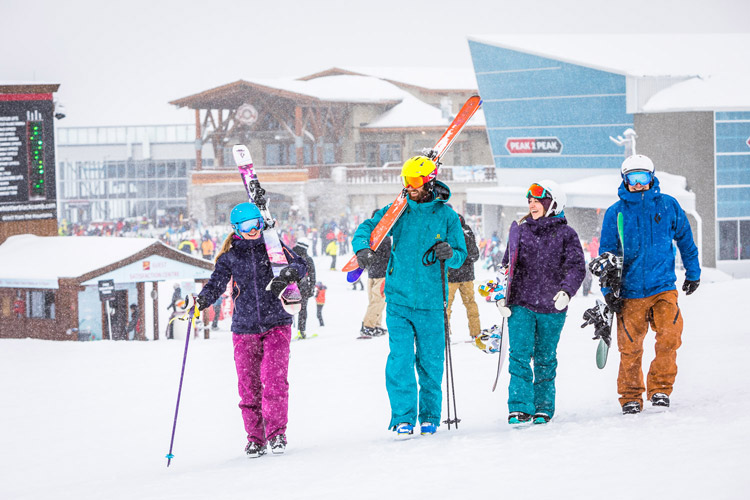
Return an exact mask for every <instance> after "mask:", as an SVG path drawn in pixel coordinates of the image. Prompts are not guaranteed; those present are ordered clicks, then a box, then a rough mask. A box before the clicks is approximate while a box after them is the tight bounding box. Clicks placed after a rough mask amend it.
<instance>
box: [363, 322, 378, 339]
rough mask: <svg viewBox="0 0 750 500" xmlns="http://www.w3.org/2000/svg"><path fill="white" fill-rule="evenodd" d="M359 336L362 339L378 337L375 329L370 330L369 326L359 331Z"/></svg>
mask: <svg viewBox="0 0 750 500" xmlns="http://www.w3.org/2000/svg"><path fill="white" fill-rule="evenodd" d="M359 334H360V335H361V336H362V337H377V335H376V332H375V329H374V328H370V327H369V326H365V325H364V324H363V325H362V328H361V329H360V330H359Z"/></svg>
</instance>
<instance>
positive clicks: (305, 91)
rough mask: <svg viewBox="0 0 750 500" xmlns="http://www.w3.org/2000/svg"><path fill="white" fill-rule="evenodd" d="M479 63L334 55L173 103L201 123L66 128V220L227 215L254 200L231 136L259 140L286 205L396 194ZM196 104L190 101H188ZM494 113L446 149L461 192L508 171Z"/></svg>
mask: <svg viewBox="0 0 750 500" xmlns="http://www.w3.org/2000/svg"><path fill="white" fill-rule="evenodd" d="M476 93H477V86H476V80H475V77H474V73H473V72H472V71H470V70H438V69H434V70H430V69H419V70H411V69H404V68H398V69H387V68H386V69H377V70H374V69H367V68H346V69H341V68H331V69H329V70H326V71H322V72H319V73H316V74H313V75H306V76H303V77H301V78H298V79H272V80H264V79H251V80H238V81H235V82H231V83H227V84H226V85H222V86H219V87H216V88H212V89H206V90H204V91H201V92H198V93H197V94H194V95H190V96H187V97H182V98H179V99H176V100H174V101H172V102H171V104H173V105H175V106H177V107H178V108H185V111H183V112H184V113H185V116H186V119H187V120H189V121H192V122H193V123H192V124H183V125H156V126H145V125H142V126H117V127H116V126H109V127H59V128H58V134H57V135H58V141H57V143H58V147H57V156H58V171H59V172H60V175H59V192H60V195H59V202H60V214H61V215H60V219H61V220H65V221H66V222H68V223H77V222H82V223H86V222H89V221H115V220H118V219H121V218H124V219H127V218H133V217H138V216H143V215H146V216H148V217H149V218H151V219H157V218H158V217H160V216H163V215H169V214H178V213H182V214H183V215H184V216H188V215H192V216H193V217H195V218H197V219H199V220H201V221H203V222H205V223H207V224H209V225H211V224H217V223H224V222H225V218H226V217H227V214H228V213H229V211H230V210H231V208H232V206H234V205H235V204H237V203H240V202H242V201H244V200H245V199H246V195H245V192H244V189H243V186H242V182H241V180H240V177H239V175H238V174H237V169H236V166H235V165H234V161H233V159H232V153H231V150H232V146H233V145H235V144H240V143H242V144H246V145H247V146H248V148H249V149H250V152H251V154H252V156H253V160H254V164H255V168H256V171H257V173H258V176H259V179H260V181H261V183H262V184H263V187H264V188H265V189H266V190H267V191H268V192H269V197H270V198H269V199H270V200H271V210H272V211H273V213H274V216H275V217H276V218H277V219H278V220H280V221H282V222H284V221H288V220H291V219H292V218H295V217H298V218H299V219H301V220H304V221H306V222H309V223H311V224H313V225H317V224H320V223H322V222H325V221H327V220H330V219H331V218H339V217H340V216H343V215H349V214H350V212H348V207H351V213H356V214H361V215H363V216H364V215H367V216H369V214H370V213H371V212H372V210H373V209H375V208H380V207H382V206H384V205H386V204H388V203H390V202H392V201H393V199H394V198H395V196H396V194H397V193H398V191H399V189H400V188H401V185H400V179H399V174H400V169H401V165H402V163H403V162H404V161H405V160H406V159H408V158H409V157H410V156H412V155H414V154H418V153H419V152H420V151H421V149H422V148H425V147H432V146H433V145H434V143H435V142H436V141H437V140H438V138H439V137H440V136H441V135H442V133H443V132H444V131H445V128H446V127H447V125H448V124H449V123H450V121H451V120H452V118H453V115H454V114H455V113H456V112H457V111H458V109H459V108H460V107H461V105H462V104H463V103H464V102H465V101H466V99H467V98H468V97H469V96H471V95H473V94H476ZM188 110H189V111H188ZM491 160H492V159H491V156H490V149H489V147H488V142H487V134H486V132H485V127H484V117H483V115H482V112H481V110H480V111H479V112H478V113H477V114H476V115H475V116H474V117H473V118H472V119H471V121H470V122H469V124H468V125H467V126H466V127H465V128H464V130H463V132H462V133H461V135H460V136H459V137H458V139H457V140H456V142H455V143H454V144H453V146H452V147H451V150H450V152H449V153H448V154H447V155H445V157H444V161H443V165H444V166H443V167H442V168H441V174H440V178H441V179H444V180H446V181H447V182H449V184H450V186H451V188H452V191H453V198H452V203H453V205H454V206H456V207H457V208H458V209H459V210H462V211H464V212H467V211H468V212H469V213H470V214H471V213H472V210H473V208H472V207H467V206H466V204H465V200H466V195H465V193H466V190H467V189H468V188H469V187H477V186H483V185H491V184H494V183H495V182H496V179H495V175H494V174H495V168H494V166H493V165H492V161H491Z"/></svg>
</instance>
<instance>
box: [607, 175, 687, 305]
mask: <svg viewBox="0 0 750 500" xmlns="http://www.w3.org/2000/svg"><path fill="white" fill-rule="evenodd" d="M618 195H619V196H620V201H618V202H616V203H615V204H613V205H612V206H611V207H609V208H608V209H607V212H606V213H605V214H604V222H603V223H602V235H601V241H600V245H599V252H600V253H605V252H611V253H614V254H619V252H620V251H621V249H620V239H619V236H618V234H617V214H618V213H622V214H623V222H624V224H623V239H624V247H625V248H624V250H625V251H624V256H625V259H624V265H623V276H622V290H621V295H622V296H623V297H625V298H628V299H636V298H643V297H650V296H652V295H656V294H657V293H661V292H664V291H667V290H674V289H675V288H676V286H675V282H676V281H677V276H676V275H675V271H674V267H675V248H674V243H676V244H677V248H679V250H680V256H681V257H682V262H683V264H684V265H685V270H686V277H687V279H689V280H697V279H700V275H701V269H700V263H699V262H698V248H697V247H696V246H695V242H694V241H693V232H692V230H691V229H690V223H689V222H688V219H687V216H686V215H685V211H684V210H682V207H680V204H679V203H678V202H677V200H675V199H674V198H673V197H671V196H669V195H666V194H663V193H662V192H661V190H660V188H659V180H658V179H654V185H653V187H652V188H651V189H649V190H648V191H640V192H632V193H631V192H630V191H628V190H627V189H626V188H625V184H620V189H619V190H618ZM602 292H603V293H607V292H609V290H608V289H602Z"/></svg>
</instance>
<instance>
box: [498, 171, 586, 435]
mask: <svg viewBox="0 0 750 500" xmlns="http://www.w3.org/2000/svg"><path fill="white" fill-rule="evenodd" d="M526 198H527V201H528V204H529V213H528V214H527V215H526V216H524V217H523V218H522V219H521V221H520V223H516V222H513V224H512V225H511V228H510V233H509V236H508V247H507V248H506V251H505V255H504V256H503V266H509V268H508V285H507V286H508V291H507V299H501V300H500V301H498V303H497V306H498V309H499V310H500V314H502V315H503V316H504V317H507V318H508V346H509V355H508V359H509V361H508V371H509V372H510V385H509V387H508V411H509V416H508V423H510V424H519V423H524V422H529V421H531V420H532V419H533V421H534V423H535V424H544V423H547V422H549V420H550V418H552V416H553V415H554V414H555V374H556V370H557V344H558V342H559V340H560V333H561V332H562V328H563V325H564V323H565V313H566V311H567V306H568V302H569V301H570V298H571V297H572V296H573V295H575V293H576V291H577V290H578V288H580V286H581V283H582V282H583V278H584V277H585V276H586V263H585V260H584V257H583V249H582V248H581V242H580V241H579V239H578V234H576V232H575V230H574V229H573V228H572V227H570V226H569V225H568V222H567V220H565V215H564V213H563V209H564V208H565V193H564V192H563V191H562V190H561V189H560V187H559V186H558V185H557V184H556V183H555V182H553V181H542V182H539V183H534V184H532V185H531V187H530V188H529V190H528V191H527V193H526ZM506 302H507V303H506ZM532 359H533V360H534V368H533V371H532V368H531V360H532Z"/></svg>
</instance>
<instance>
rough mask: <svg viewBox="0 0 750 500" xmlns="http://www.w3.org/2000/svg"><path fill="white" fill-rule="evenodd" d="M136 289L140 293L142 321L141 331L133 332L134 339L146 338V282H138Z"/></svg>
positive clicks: (139, 313) (139, 302)
mask: <svg viewBox="0 0 750 500" xmlns="http://www.w3.org/2000/svg"><path fill="white" fill-rule="evenodd" d="M135 289H136V291H137V293H138V297H137V303H138V321H140V323H141V333H138V331H135V332H133V333H134V335H133V340H146V283H144V282H142V281H140V282H138V283H136V284H135Z"/></svg>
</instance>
